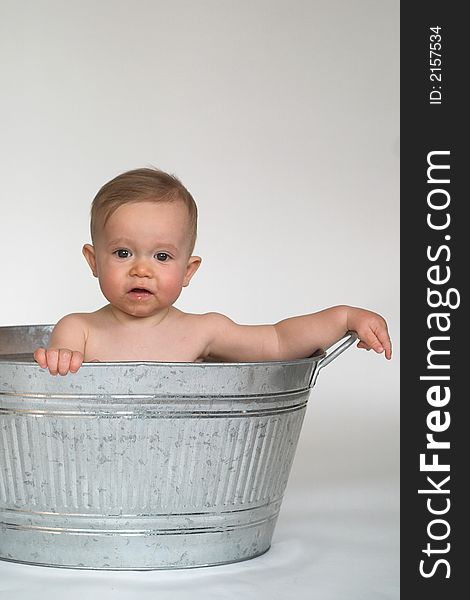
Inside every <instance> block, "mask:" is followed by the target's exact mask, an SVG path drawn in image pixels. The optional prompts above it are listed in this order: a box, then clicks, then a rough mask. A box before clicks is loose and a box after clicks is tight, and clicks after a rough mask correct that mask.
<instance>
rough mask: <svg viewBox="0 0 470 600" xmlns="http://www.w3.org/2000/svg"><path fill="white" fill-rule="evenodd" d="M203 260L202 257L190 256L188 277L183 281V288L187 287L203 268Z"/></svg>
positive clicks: (187, 268)
mask: <svg viewBox="0 0 470 600" xmlns="http://www.w3.org/2000/svg"><path fill="white" fill-rule="evenodd" d="M201 262H202V258H201V257H200V256H190V257H189V259H188V264H187V265H186V275H185V276H184V280H183V287H187V286H188V285H189V282H190V281H191V278H192V276H193V275H194V273H195V272H196V271H197V270H198V269H199V267H200V266H201Z"/></svg>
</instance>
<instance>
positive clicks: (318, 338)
mask: <svg viewBox="0 0 470 600" xmlns="http://www.w3.org/2000/svg"><path fill="white" fill-rule="evenodd" d="M207 317H209V318H210V322H211V326H210V332H211V334H210V341H209V343H208V346H207V350H206V356H207V357H209V358H212V359H215V360H226V361H236V362H251V361H265V360H293V359H296V358H306V357H307V356H311V355H312V354H313V353H314V352H315V351H316V350H318V349H320V348H321V349H323V350H327V349H328V348H329V347H330V346H332V345H333V344H334V343H335V342H337V341H338V340H340V339H341V338H342V337H343V336H344V335H345V334H346V332H347V331H349V330H353V331H355V332H356V333H357V334H358V336H359V340H360V341H359V343H358V347H359V348H364V349H367V350H370V349H373V350H375V351H376V352H378V353H381V352H384V351H385V356H386V358H387V359H390V358H391V353H392V349H391V342H390V337H389V335H388V330H387V324H386V322H385V320H384V319H383V318H382V317H381V316H380V315H378V314H376V313H373V312H371V311H368V310H364V309H361V308H353V307H351V306H334V307H333V308H327V309H325V310H322V311H320V312H317V313H312V314H309V315H302V316H298V317H291V318H289V319H284V320H283V321H279V323H276V324H275V325H238V324H236V323H234V322H233V321H232V320H231V319H229V318H228V317H225V316H224V315H220V314H218V313H208V315H207Z"/></svg>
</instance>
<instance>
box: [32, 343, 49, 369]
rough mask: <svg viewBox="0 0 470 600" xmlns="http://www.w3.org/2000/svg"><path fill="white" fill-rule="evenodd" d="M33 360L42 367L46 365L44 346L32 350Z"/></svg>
mask: <svg viewBox="0 0 470 600" xmlns="http://www.w3.org/2000/svg"><path fill="white" fill-rule="evenodd" d="M33 356H34V360H35V361H36V362H37V363H38V364H39V366H40V367H41V368H42V369H45V368H46V367H47V358H46V349H45V348H37V349H36V350H35V351H34V354H33Z"/></svg>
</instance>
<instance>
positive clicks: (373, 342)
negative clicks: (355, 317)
mask: <svg viewBox="0 0 470 600" xmlns="http://www.w3.org/2000/svg"><path fill="white" fill-rule="evenodd" d="M358 333H359V337H360V342H359V343H358V345H357V347H358V348H364V349H365V350H374V351H375V352H377V353H378V354H380V353H382V352H384V351H385V358H387V359H388V360H390V358H391V357H392V343H391V341H390V337H389V335H388V331H387V326H386V325H385V324H379V325H377V326H376V327H374V328H367V329H366V330H365V331H362V332H358Z"/></svg>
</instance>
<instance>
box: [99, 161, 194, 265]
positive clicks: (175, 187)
mask: <svg viewBox="0 0 470 600" xmlns="http://www.w3.org/2000/svg"><path fill="white" fill-rule="evenodd" d="M177 200H179V201H180V202H183V204H184V205H185V206H186V208H187V210H188V215H189V235H190V239H189V242H190V243H189V248H190V252H189V253H190V254H192V252H193V250H194V245H195V243H196V235H197V206H196V203H195V202H194V198H193V197H192V196H191V194H190V193H189V192H188V190H187V189H186V188H185V187H184V185H183V184H182V183H181V181H180V180H179V179H178V178H177V177H176V176H175V175H169V174H168V173H165V172H164V171H160V170H159V169H156V168H144V169H133V170H132V171H126V172H125V173H121V174H120V175H118V176H117V177H115V178H114V179H111V181H108V182H107V183H105V184H104V185H103V187H102V188H101V189H100V190H99V192H98V193H97V194H96V196H95V198H94V199H93V202H92V204H91V215H90V216H91V219H90V233H91V239H92V243H93V244H94V243H95V240H96V237H97V234H98V232H99V230H100V229H101V228H103V227H104V226H105V225H106V222H107V221H108V219H109V217H110V216H111V215H112V214H113V213H114V212H115V211H116V210H117V209H118V208H119V207H120V206H122V205H123V204H130V203H133V202H144V201H155V202H174V201H177Z"/></svg>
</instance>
